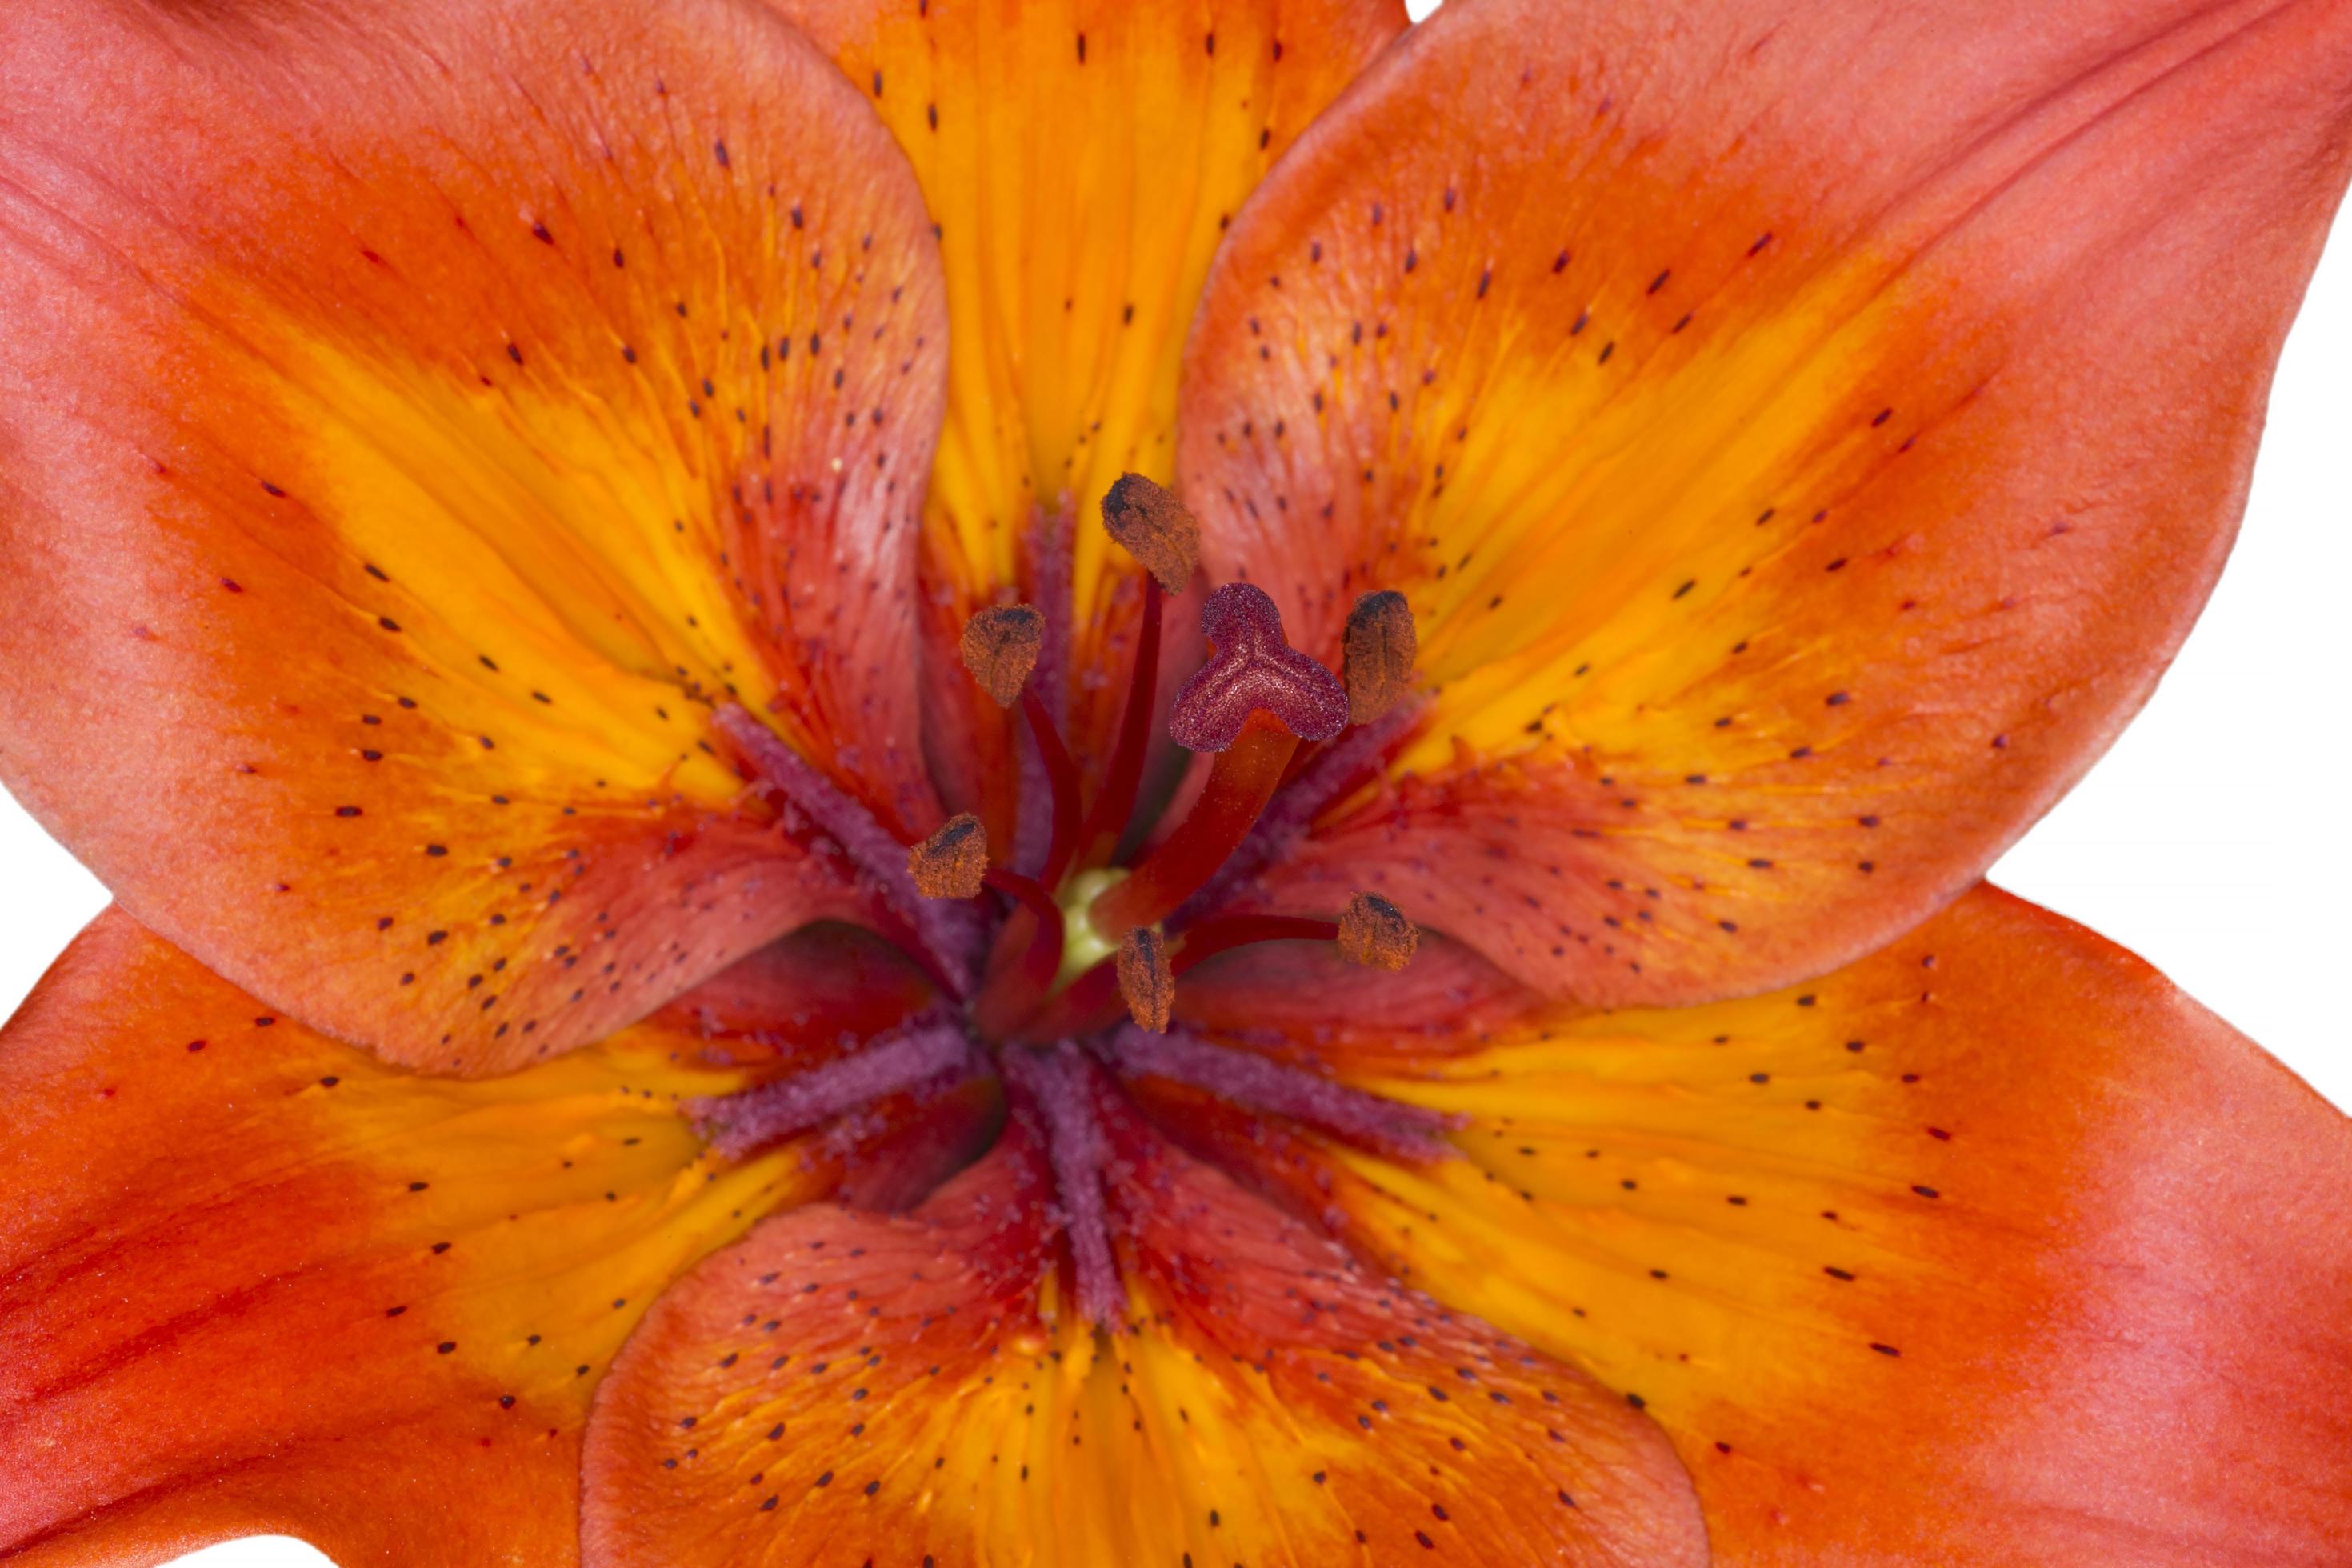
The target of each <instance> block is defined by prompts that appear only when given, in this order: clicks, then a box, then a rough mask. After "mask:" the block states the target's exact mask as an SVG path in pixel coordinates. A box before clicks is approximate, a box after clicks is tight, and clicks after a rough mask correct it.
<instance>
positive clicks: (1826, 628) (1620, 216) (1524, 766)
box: [1180, 0, 2352, 1005]
mask: <svg viewBox="0 0 2352 1568" xmlns="http://www.w3.org/2000/svg"><path fill="white" fill-rule="evenodd" d="M2347 84H2352V6H2347V5H2346V4H2345V3H2344V0H2291V3H2289V4H2286V5H2268V4H2263V3H2259V0H2249V3H2245V4H2238V3H2234V0H2232V3H2223V4H2212V3H2204V0H2165V3H2163V4H2158V5H2147V4H2142V3H2140V0H2091V3H2085V4H2077V5H2066V6H2063V7H2062V8H2060V10H2059V12H2058V13H2056V14H2053V12H2052V11H2051V9H2050V8H2049V7H2047V6H2045V5H2039V4H2035V3H2033V0H1997V3H1995V4H1990V5H1971V6H1942V7H1928V8H1926V9H1913V10H1906V9H1902V8H1891V7H1889V6H1886V5H1881V4H1877V3H1875V0H1833V3H1832V4H1826V5H1798V6H1790V5H1780V4H1775V3H1770V0H1733V3H1728V4H1724V5H1710V6H1705V7H1701V8H1698V9H1696V10H1688V11H1686V10H1683V9H1675V8H1671V7H1635V8H1633V9H1630V10H1629V9H1626V8H1625V7H1622V6H1615V5H1606V4H1601V3H1600V0H1571V3H1570V4H1567V5H1559V4H1551V3H1549V0H1479V3H1476V4H1472V5H1449V6H1447V7H1445V8H1444V10H1442V11H1440V12H1439V13H1438V14H1437V15H1436V16H1435V17H1434V18H1433V19H1432V20H1431V21H1430V22H1428V23H1426V24H1424V25H1423V26H1422V27H1420V28H1418V29H1416V30H1415V31H1414V32H1413V34H1412V35H1411V36H1410V37H1408V38H1407V39H1406V41H1405V42H1404V43H1403V44H1402V45H1401V46H1400V47H1398V48H1397V49H1396V50H1394V51H1392V52H1391V54H1389V55H1388V56H1386V57H1384V58H1382V59H1381V61H1379V62H1378V63H1376V64H1375V65H1374V67H1373V68H1371V70H1370V72H1368V73H1367V76H1366V78H1365V79H1364V81H1363V83H1362V84H1361V86H1360V89H1358V90H1357V91H1355V92H1353V93H1351V94H1350V95H1349V98H1348V100H1346V101H1345V102H1344V103H1342V104H1340V105H1339V106H1337V107H1335V109H1334V110H1333V111H1332V113H1331V114H1330V115H1329V116H1328V117H1327V118H1326V119H1325V121H1323V122H1322V123H1320V124H1318V126H1317V127H1316V129H1315V130H1314V131H1313V132H1310V133H1309V134H1308V135H1307V137H1306V138H1304V139H1303V140H1302V141H1301V142H1300V143H1299V145H1298V147H1297V150H1296V153H1294V155H1293V156H1292V157H1291V158H1289V159H1288V160H1286V162H1285V164H1284V166H1283V167H1282V169H1281V170H1279V171H1278V172H1277V173H1276V175H1275V176H1274V177H1273V178H1272V179H1271V180H1269V182H1268V183H1267V184H1266V185H1265V187H1264V188H1263V189H1262V190H1261V191H1260V192H1259V194H1258V195H1256V196H1255V197H1254V198H1253V200H1252V203H1251V205H1250V208H1249V210H1248V211H1247V212H1246V213H1245V214H1244V216H1242V218H1240V219H1239V220H1237V221H1236V223H1235V226H1234V234H1233V237H1232V241H1231V243H1230V244H1229V245H1228V246H1227V247H1226V249H1225V251H1224V252H1223V256H1222V258H1221V259H1220V261H1219V264H1218V268H1217V270H1216V272H1215V274H1214V276H1213V279H1212V281H1211V284H1210V286H1209V289H1208V293H1207V295H1206V298H1205V300H1204V303H1203V307H1202V319H1201V325H1200V328H1199V331H1198V332H1197V333H1196V335H1195V337H1194V340H1193V342H1192V348H1191V353H1190V359H1189V361H1188V366H1187V371H1186V376H1187V380H1186V384H1185V400H1184V403H1183V405H1182V411H1181V428H1182V431H1183V448H1182V456H1181V463H1180V471H1181V475H1182V479H1183V488H1184V489H1185V492H1186V493H1187V495H1188V496H1189V497H1190V499H1191V500H1192V503H1193V504H1194V506H1195V507H1196V508H1198V509H1199V510H1201V513H1202V524H1203V562H1204V564H1206V565H1207V566H1208V567H1209V568H1210V569H1211V571H1212V573H1213V574H1228V575H1230V574H1236V573H1242V572H1246V574H1247V575H1248V576H1249V577H1250V578H1251V579H1252V580H1253V581H1255V582H1257V583H1259V584H1264V585H1265V587H1267V588H1268V589H1269V590H1270V591H1271V592H1273V593H1274V594H1275V595H1276V596H1277V597H1278V598H1280V599H1282V600H1283V601H1284V615H1285V616H1286V624H1288V625H1289V626H1291V628H1292V631H1293V636H1294V637H1295V638H1296V639H1297V640H1298V641H1299V643H1300V644H1301V646H1303V647H1309V648H1313V649H1316V650H1318V651H1324V652H1336V651H1337V649H1338V646H1339V621H1340V617H1341V616H1344V615H1345V613H1346V612H1347V610H1348V608H1349V603H1350V602H1351V601H1352V599H1353V598H1354V597H1355V595H1357V594H1359V593H1360V592H1362V591H1364V590H1366V589H1371V588H1383V587H1393V588H1398V589H1402V591H1404V593H1405V594H1406V595H1408V597H1409V598H1410V600H1411V602H1412V606H1413V609H1414V612H1415V614H1416V616H1418V618H1419V622H1420V629H1421V637H1420V647H1421V666H1420V669H1421V677H1422V680H1423V685H1424V687H1425V689H1427V690H1428V691H1429V692H1430V693H1431V700H1430V707H1429V710H1428V712H1427V715H1426V721H1425V723H1424V725H1423V728H1422V730H1421V731H1420V734H1419V738H1418V740H1417V741H1416V742H1414V743H1413V744H1412V745H1410V746H1409V747H1408V748H1406V749H1405V750H1404V752H1403V753H1402V756H1401V758H1399V759H1398V771H1399V772H1400V773H1401V774H1402V780H1401V782H1400V783H1399V784H1398V787H1397V788H1396V790H1395V792H1394V793H1393V794H1386V793H1380V794H1374V795H1369V796H1366V797H1364V798H1361V799H1360V800H1358V801H1357V802H1355V803H1354V804H1353V805H1341V806H1340V808H1339V810H1338V811H1336V812H1335V813H1333V814H1331V815H1329V816H1327V817H1326V819H1325V820H1324V821H1323V823H1322V824H1321V825H1320V827H1319V829H1318V832H1317V833H1316V834H1315V835H1314V837H1312V838H1311V840H1310V841H1309V842H1307V844H1306V845H1305V846H1304V847H1303V848H1302V850H1301V853H1300V862H1301V863H1300V864H1299V865H1298V866H1297V867H1296V868H1293V869H1292V870H1290V871H1289V872H1288V873H1286V877H1285V878H1278V879H1276V883H1275V891H1276V901H1277V902H1279V903H1282V904H1284V905H1286V906H1290V907H1296V908H1298V909H1301V910H1323V909H1328V908H1329V907H1332V906H1333V904H1334V901H1335V899H1334V895H1335V892H1336V893H1337V895H1338V897H1339V898H1342V899H1343V898H1344V897H1345V892H1344V891H1343V890H1340V889H1352V888H1360V887H1364V886H1367V885H1369V886H1371V887H1375V888H1378V889H1381V890H1382V891H1383V892H1386V893H1387V894H1388V895H1389V896H1390V897H1391V898H1392V899H1394V900H1396V901H1397V902H1398V903H1399V904H1400V905H1402V907H1403V908H1404V909H1405V910H1407V911H1408V912H1409V913H1411V914H1412V915H1413V916H1414V917H1415V918H1416V919H1418V920H1422V921H1425V922H1428V923H1431V924H1433V925H1435V926H1438V927H1440V928H1442V929H1444V930H1446V931H1450V932H1452V933H1454V934H1455V935H1457V936H1459V937H1461V938H1463V939H1464V940H1465V941H1469V942H1475V943H1476V944H1477V945H1478V946H1479V947H1481V948H1482V949H1483V950H1484V951H1485V952H1486V953H1487V954H1488V956H1490V957H1492V958H1493V959H1494V960H1495V961H1496V963H1500V964H1502V965H1503V966H1504V967H1506V968H1507V969H1508V970H1510V971H1511V972H1512V973H1515V974H1517V975H1518V976H1519V977H1521V978H1522V979H1524V980H1527V981H1528V982H1530V983H1532V984H1537V985H1538V986H1539V987H1541V988H1543V989H1545V990H1547V991H1549V992H1551V993H1552V994H1560V995H1573V996H1575V997H1576V998H1578V999H1580V1000H1582V1001H1586V1002H1593V1003H1600V1004H1604V1005H1616V1004H1623V1003H1635V1002H1640V1003H1657V1002H1683V1001H1698V1000H1705V999H1706V998H1709V997H1713V996H1721V995H1725V994H1742V993H1745V992H1749V991H1753V990H1756V989H1759V988H1761V987H1764V986H1767V985H1772V984H1783V983H1785V982H1787V981H1788V980H1790V979H1792V978H1795V977H1798V976H1800V975H1801V974H1807V973H1821V972H1822V971H1823V970H1825V969H1827V968H1830V967H1832V965H1834V964H1836V963H1843V962H1846V961H1848V960H1850V959H1853V958H1857V957H1859V956H1861V955H1862V954H1864V953H1865V952H1869V951H1871V950H1872V949H1873V948H1874V947H1875V946H1877V945H1878V944H1879V943H1881V942H1885V941H1887V940H1889V939H1890V938H1891V937H1892V936H1894V935H1895V933H1897V932H1899V931H1902V930H1904V929H1906V928H1907V927H1908V926H1910V925H1911V924H1913V923H1914V922H1916V921H1918V920H1920V919H1921V918H1923V917H1925V916H1926V915H1927V914H1928V913H1929V912H1931V911H1932V910H1935V909H1936V908H1937V907H1939V906H1940V905H1941V904H1942V903H1943V902H1945V901H1946V900H1948V899H1950V898H1952V897H1954V896H1956V895H1957V894H1958V893H1959V892H1960V891H1961V890H1963V889H1966V888H1967V887H1968V886H1969V884H1970V883H1972V882H1973V881H1974V880H1975V879H1976V878H1977V877H1978V876H1979V874H1980V873H1981V871H1982V869H1983V868H1984V867H1985V866H1986V865H1988V864H1989V863H1990V861H1991V860H1992V859H1993V858H1995V857H1996V856H1997V855H1998V854H1999V853H2000V850H2001V849H2002V848H2003V847H2005V846H2007V845H2008V844H2009V843H2011V841H2012V840H2013V839H2015V837H2017V836H2018V835H2019V834H2020V833H2021V831H2023V829H2024V827H2025V826H2026V825H2027V824H2029V823H2030V822H2032V820H2033V819H2034V818H2035V817H2036V816H2038V815H2039V814H2040V813H2041V812H2042V810H2043V809H2045V808H2046V807H2047V806H2048V805H2050V803H2051V802H2052V801H2053V800H2054V799H2055V798H2056V797H2057V795H2059V794H2060V793H2061V792H2062V791H2063V790H2064V788H2065V787H2066V786H2067V785H2068V784H2070V783H2071V782H2072V781H2073V780H2074V778H2075V777H2077V776H2078V775H2079V774H2080V773H2082V771H2083V770H2084V768H2085V767H2086V766H2087V765H2088V764H2089V763H2090V762H2091V760H2092V759H2093V758H2094V757H2095V756H2096V755H2097V754H2098V753H2099V752H2101V751H2102V750H2103V749H2104V748H2105V745H2106V744H2107V743H2108V742H2109V741H2110V740H2111V739H2112V738H2113V736H2114V735H2115V733H2116V730H2117V729H2118V727H2119V726H2120V725H2121V724H2122V723H2123V722H2124V721H2125V720H2126V718H2128V717H2129V715H2130V714H2131V713H2132V712H2133V711H2134V710H2136V709H2137V707H2138V705H2139V703H2140V702H2141V701H2142V700H2144V699H2145V698H2146V697H2147V693H2148V691H2149V690H2150V689H2151V688H2152V687H2153V685H2154V683H2155V681H2156V679H2157V676H2158V673H2159V672H2160V671H2161V670H2162V668H2164V665H2165V663H2166V661H2167V659H2168V658H2169V656H2170V654H2171V652H2172V650H2173V649H2174V648H2175V647H2178V646H2179V641H2180V638H2181V637H2182V636H2183V635H2184V634H2185V633H2186V631H2187V629H2188V627H2189V623H2190V621H2191V620H2192V619H2193V618H2194V616H2195V615H2196V613H2197V611H2198V609H2199V607H2200V605H2202V604H2203V602H2204V598H2205V595H2206V593H2207V591H2208V590H2209V588H2210V585H2211V584H2212V582H2213V578H2214V574H2216V572H2217V571H2218V570H2219V569H2220V566H2221V560H2222V557H2223V555H2224V553H2225V552H2226V551H2227V549H2228V546H2229V542H2230V539H2231V532H2232V530H2233V528H2234V526H2235V523H2236V520H2237V517H2238V514H2239V510H2240V508H2241V506H2242V501H2243V499H2244V493H2245V486H2246V476H2247V471H2248V467H2249V464H2250V462H2251V460H2252V456H2253V451H2254V445H2255V437H2256V434H2257V431H2258V429H2259V426H2260V425H2261V421H2262V413H2263V400H2264V397H2265V395H2266V393H2267V389H2268V385H2269V381H2270V377H2271V372H2272V368H2273V363H2274V361H2275V358H2276V354H2277V350H2278V346H2279V342H2280V339H2281V337H2282V335H2283V333H2284V331H2285V329H2286V325H2287V321H2288V318H2289V317H2290V316H2291V314H2292V313H2293V310H2294V306H2295V303H2296V301H2297V300H2298V299H2299V297H2300V295H2301V292H2302V289H2303V287H2304V283H2305V279H2306V278H2307V277H2308V275H2309V272H2310V270H2311V267H2312V265H2313V262H2314V260H2315V257H2316V256H2317V253H2318V248H2319V244H2320V239H2321V237H2322V235H2323V233H2324V232H2325V230H2326V222H2327V218H2328V216H2329V214H2330V213H2331V212H2332V211H2333V209H2334V207H2335V205H2336V201H2337V199H2338V197H2339V195H2341V192H2342V189H2343V185H2344V181H2345V177H2346V169H2347V150H2352V86H2347ZM1465 868H1466V869H1465ZM1335 884H1336V887H1335Z"/></svg>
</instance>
